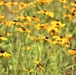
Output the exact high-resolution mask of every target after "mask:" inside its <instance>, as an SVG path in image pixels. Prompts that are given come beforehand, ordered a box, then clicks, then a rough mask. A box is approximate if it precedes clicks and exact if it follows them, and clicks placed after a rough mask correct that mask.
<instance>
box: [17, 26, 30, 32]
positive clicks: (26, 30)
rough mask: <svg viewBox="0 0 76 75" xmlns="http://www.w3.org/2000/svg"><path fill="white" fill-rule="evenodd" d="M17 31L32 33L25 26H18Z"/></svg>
mask: <svg viewBox="0 0 76 75" xmlns="http://www.w3.org/2000/svg"><path fill="white" fill-rule="evenodd" d="M16 31H19V32H27V33H31V31H30V30H29V29H27V28H25V27H21V28H16Z"/></svg>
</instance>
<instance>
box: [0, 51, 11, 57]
mask: <svg viewBox="0 0 76 75" xmlns="http://www.w3.org/2000/svg"><path fill="white" fill-rule="evenodd" d="M0 56H2V57H4V58H9V57H10V56H11V54H9V53H7V52H5V51H3V50H1V51H0Z"/></svg>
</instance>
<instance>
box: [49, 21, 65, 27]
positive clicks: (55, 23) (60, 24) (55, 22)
mask: <svg viewBox="0 0 76 75" xmlns="http://www.w3.org/2000/svg"><path fill="white" fill-rule="evenodd" d="M50 25H51V26H52V27H57V28H61V27H64V26H65V24H63V23H61V22H60V21H59V20H55V21H51V22H50Z"/></svg>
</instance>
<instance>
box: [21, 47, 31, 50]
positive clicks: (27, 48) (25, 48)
mask: <svg viewBox="0 0 76 75" xmlns="http://www.w3.org/2000/svg"><path fill="white" fill-rule="evenodd" d="M30 49H31V47H30V46H27V47H23V48H22V50H25V51H28V50H30Z"/></svg>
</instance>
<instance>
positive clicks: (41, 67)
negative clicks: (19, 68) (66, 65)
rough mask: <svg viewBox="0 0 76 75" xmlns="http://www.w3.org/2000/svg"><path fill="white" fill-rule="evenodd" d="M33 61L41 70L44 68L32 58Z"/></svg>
mask: <svg viewBox="0 0 76 75" xmlns="http://www.w3.org/2000/svg"><path fill="white" fill-rule="evenodd" d="M33 61H34V63H35V64H36V66H37V67H38V68H39V69H40V70H42V71H43V70H44V68H43V66H42V65H41V64H40V63H39V62H38V61H37V60H33Z"/></svg>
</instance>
